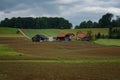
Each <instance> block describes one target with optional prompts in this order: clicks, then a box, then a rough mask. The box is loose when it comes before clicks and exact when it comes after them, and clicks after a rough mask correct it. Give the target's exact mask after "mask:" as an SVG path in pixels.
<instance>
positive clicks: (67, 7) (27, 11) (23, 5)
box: [0, 0, 120, 25]
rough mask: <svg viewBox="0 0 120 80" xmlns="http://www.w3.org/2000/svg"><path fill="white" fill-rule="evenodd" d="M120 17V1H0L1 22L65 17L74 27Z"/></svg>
mask: <svg viewBox="0 0 120 80" xmlns="http://www.w3.org/2000/svg"><path fill="white" fill-rule="evenodd" d="M107 12H110V13H113V14H114V15H120V0H0V20H3V19H4V18H11V17H43V16H44V17H64V18H65V19H67V20H69V21H70V22H71V23H72V24H73V25H79V23H80V22H81V21H84V20H92V21H98V19H100V18H101V16H102V15H104V14H106V13H107Z"/></svg>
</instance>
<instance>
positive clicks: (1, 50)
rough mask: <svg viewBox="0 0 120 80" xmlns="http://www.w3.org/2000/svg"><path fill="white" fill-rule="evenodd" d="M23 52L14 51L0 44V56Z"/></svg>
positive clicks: (15, 54)
mask: <svg viewBox="0 0 120 80" xmlns="http://www.w3.org/2000/svg"><path fill="white" fill-rule="evenodd" d="M23 55H24V54H22V53H18V52H15V51H14V50H12V49H11V48H9V47H7V46H5V45H1V44H0V56H23Z"/></svg>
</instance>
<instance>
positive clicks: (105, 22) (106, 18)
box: [75, 13, 120, 29]
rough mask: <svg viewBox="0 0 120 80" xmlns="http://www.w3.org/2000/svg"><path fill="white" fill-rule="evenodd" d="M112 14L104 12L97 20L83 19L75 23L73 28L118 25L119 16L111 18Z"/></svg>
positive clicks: (119, 24) (119, 21) (119, 23)
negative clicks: (77, 23)
mask: <svg viewBox="0 0 120 80" xmlns="http://www.w3.org/2000/svg"><path fill="white" fill-rule="evenodd" d="M113 16H114V15H113V14H111V13H106V14H105V15H103V16H102V17H101V18H100V19H99V20H98V22H92V21H91V20H89V21H83V22H81V23H80V24H79V25H76V26H75V29H80V28H109V27H120V16H116V19H113Z"/></svg>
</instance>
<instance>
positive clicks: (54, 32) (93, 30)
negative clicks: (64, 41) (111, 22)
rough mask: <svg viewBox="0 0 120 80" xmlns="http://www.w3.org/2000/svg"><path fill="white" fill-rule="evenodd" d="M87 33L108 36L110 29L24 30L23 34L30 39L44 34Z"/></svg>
mask: <svg viewBox="0 0 120 80" xmlns="http://www.w3.org/2000/svg"><path fill="white" fill-rule="evenodd" d="M79 31H81V32H83V33H87V31H91V32H92V35H95V34H97V33H98V32H101V33H102V34H104V35H108V28H104V29H102V28H91V29H23V32H24V33H25V34H26V35H28V36H29V37H33V36H34V35H36V34H43V35H45V36H56V35H57V34H60V33H74V34H76V32H79Z"/></svg>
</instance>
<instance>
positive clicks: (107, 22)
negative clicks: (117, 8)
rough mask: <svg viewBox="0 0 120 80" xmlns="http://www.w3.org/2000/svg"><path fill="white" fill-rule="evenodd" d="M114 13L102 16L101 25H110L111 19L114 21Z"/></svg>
mask: <svg viewBox="0 0 120 80" xmlns="http://www.w3.org/2000/svg"><path fill="white" fill-rule="evenodd" d="M112 17H113V14H111V13H107V14H105V15H103V16H102V18H101V19H100V20H99V25H100V27H110V26H111V21H112Z"/></svg>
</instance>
